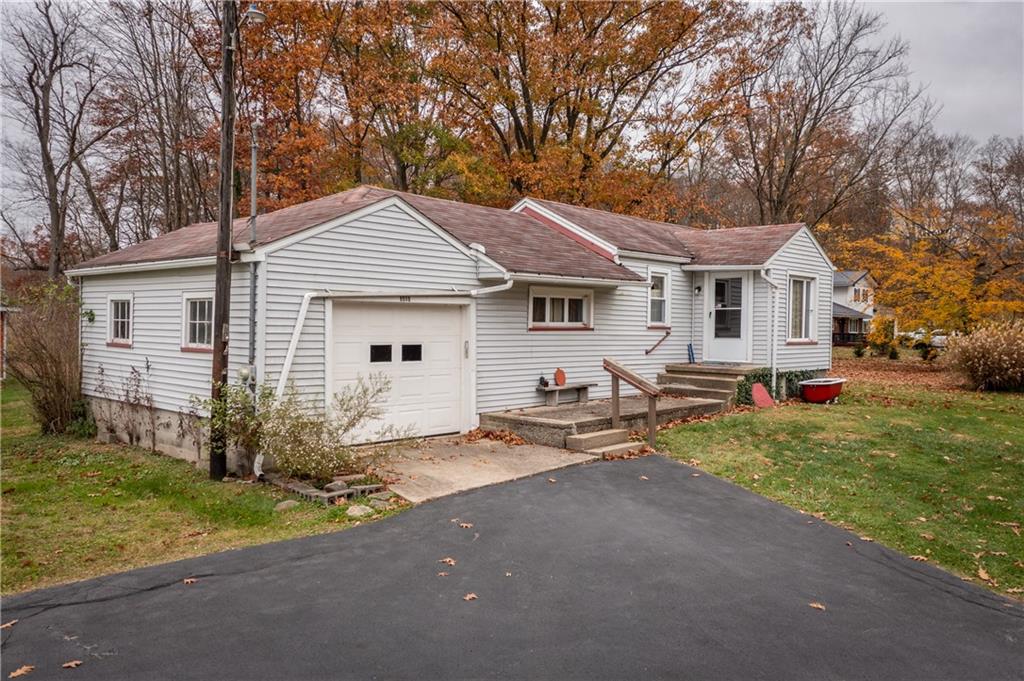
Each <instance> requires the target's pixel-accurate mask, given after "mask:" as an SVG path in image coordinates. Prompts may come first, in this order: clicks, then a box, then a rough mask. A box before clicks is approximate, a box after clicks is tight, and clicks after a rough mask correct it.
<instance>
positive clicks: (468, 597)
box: [462, 593, 477, 601]
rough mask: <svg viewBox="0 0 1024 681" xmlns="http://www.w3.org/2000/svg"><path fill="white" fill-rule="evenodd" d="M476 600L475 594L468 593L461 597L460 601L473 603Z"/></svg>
mask: <svg viewBox="0 0 1024 681" xmlns="http://www.w3.org/2000/svg"><path fill="white" fill-rule="evenodd" d="M476 598H477V596H476V594H474V593H468V594H466V595H465V596H463V597H462V600H464V601H475V600H476Z"/></svg>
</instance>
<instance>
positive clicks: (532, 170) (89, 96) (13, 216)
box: [0, 0, 1024, 330]
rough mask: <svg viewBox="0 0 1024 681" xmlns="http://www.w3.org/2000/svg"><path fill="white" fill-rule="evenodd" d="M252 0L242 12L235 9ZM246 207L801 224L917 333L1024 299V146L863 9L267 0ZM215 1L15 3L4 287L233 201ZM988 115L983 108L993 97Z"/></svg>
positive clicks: (242, 44)
mask: <svg viewBox="0 0 1024 681" xmlns="http://www.w3.org/2000/svg"><path fill="white" fill-rule="evenodd" d="M242 9H243V10H244V7H243V8H242ZM260 9H261V10H262V11H264V12H265V13H266V15H267V21H266V22H265V23H263V24H249V25H245V26H243V28H242V29H241V35H240V37H239V40H238V49H239V51H238V63H239V68H238V82H239V84H240V87H239V124H238V127H237V135H238V137H237V139H238V141H237V144H236V149H237V154H238V158H237V161H236V167H237V169H238V170H237V177H236V178H235V186H236V197H235V204H234V205H235V210H238V211H242V214H243V215H244V214H245V211H246V210H247V206H248V194H247V192H248V186H249V185H248V176H249V172H250V170H251V169H250V167H249V165H250V164H249V139H250V137H249V136H250V134H251V131H252V130H253V129H256V130H257V138H258V140H259V145H260V151H259V162H258V173H259V175H258V178H259V182H258V196H257V202H258V205H259V210H260V212H266V211H269V210H274V209H277V208H281V207H284V206H287V205H290V204H294V203H298V202H302V201H307V200H309V199H313V198H317V197H320V196H324V195H326V194H330V193H332V192H337V191H341V190H344V189H347V188H350V187H353V186H355V185H358V184H360V183H372V184H377V185H381V186H386V187H393V188H397V189H401V190H405V191H411V192H416V193H422V194H430V195H435V196H442V197H446V198H452V199H457V200H462V201H469V202H473V203H480V204H487V205H494V206H500V207H507V206H509V205H511V204H512V203H514V202H515V201H516V200H517V199H518V198H519V197H521V196H524V195H530V196H535V197H541V198H547V199H554V200H559V201H566V202H569V203H576V204H582V205H588V206H592V207H596V208H602V209H606V210H613V211H618V212H623V213H630V214H634V215H640V216H644V217H648V218H654V219H659V220H666V221H670V222H677V223H682V224H688V225H693V226H698V227H708V228H717V227H723V226H735V225H749V224H769V223H779V222H805V223H807V224H808V225H810V226H811V227H812V229H814V231H815V233H816V234H817V236H818V238H819V239H820V240H821V242H822V243H823V245H824V246H825V247H826V249H827V250H828V251H829V253H830V254H831V256H832V257H833V259H834V261H835V262H836V264H837V266H839V267H840V268H844V269H870V270H871V271H872V274H873V275H874V276H875V278H876V279H877V280H878V281H879V282H880V284H881V290H880V292H879V297H878V301H877V302H878V303H879V304H881V305H884V306H887V307H890V308H892V309H893V310H894V311H895V313H896V314H897V315H898V317H899V319H900V323H901V325H902V326H904V327H906V326H908V325H910V326H915V327H916V326H919V325H921V326H927V327H928V328H944V329H947V330H966V329H970V328H972V327H974V326H976V325H977V324H978V323H980V322H982V321H985V320H987V319H994V318H1002V317H1011V316H1014V315H1016V316H1021V315H1024V138H1021V137H1018V138H1016V139H1013V138H1002V137H992V138H991V139H988V140H984V141H980V140H974V139H971V138H969V137H966V136H963V135H944V134H939V133H938V132H936V130H935V129H934V128H933V126H932V119H933V117H934V114H935V111H936V107H935V105H934V104H933V103H932V102H930V101H929V99H928V97H927V92H926V91H924V90H923V89H922V88H921V87H919V86H916V85H915V84H914V83H913V82H912V80H911V78H910V76H909V74H908V70H907V67H906V63H905V58H906V55H907V49H908V47H907V45H906V44H904V43H902V42H901V41H899V40H896V39H889V38H885V37H884V23H883V21H882V19H881V17H880V16H879V15H877V14H875V13H873V12H872V11H871V9H870V6H864V5H856V4H851V3H848V2H831V3H820V4H814V5H799V4H795V3H793V4H785V3H781V4H770V5H764V4H748V3H745V2H730V1H725V0H699V1H698V0H689V1H684V2H671V3H658V2H617V3H610V2H476V3H463V2H443V1H442V2H431V3H419V2H409V3H399V2H370V1H367V0H354V1H343V2H263V3H261V4H260ZM219 11H220V4H219V3H217V2H213V1H212V0H207V1H206V2H204V3H197V2H190V1H188V0H165V1H163V2H123V1H120V0H117V1H112V2H92V1H86V2H66V3H58V2H38V3H35V4H28V3H24V4H7V5H4V7H3V23H4V27H3V41H4V60H3V101H4V115H5V123H6V125H5V138H4V171H5V172H4V182H5V186H4V193H3V200H2V204H0V217H2V219H3V222H4V228H5V229H4V236H3V266H4V270H5V283H7V285H8V286H10V285H11V284H12V282H14V281H15V280H16V277H15V276H14V275H15V274H17V273H18V272H24V271H26V270H28V271H40V272H46V273H47V274H48V276H50V277H52V278H58V277H60V276H61V274H62V272H63V271H64V270H65V269H66V268H68V267H70V266H72V265H74V264H75V263H76V262H80V261H82V260H84V259H87V258H90V257H93V256H95V255H98V254H101V253H104V252H106V251H109V250H113V249H118V248H123V247H125V246H127V245H129V244H132V243H136V242H138V241H141V240H144V239H147V238H150V237H153V236H156V235H158V234H160V233H163V232H167V231H170V230H174V229H178V228H180V227H182V226H184V225H187V224H190V223H194V222H204V221H212V220H215V219H216V217H217V210H218V207H217V201H216V187H217V177H216V166H217V155H218V135H219V119H218V113H219V111H218V107H219V90H218V88H219V83H220V74H219V72H218V69H219V65H220V59H219V53H220V38H219V36H220V28H219V23H218V14H219ZM978 105H979V106H984V105H985V103H984V102H979V103H978Z"/></svg>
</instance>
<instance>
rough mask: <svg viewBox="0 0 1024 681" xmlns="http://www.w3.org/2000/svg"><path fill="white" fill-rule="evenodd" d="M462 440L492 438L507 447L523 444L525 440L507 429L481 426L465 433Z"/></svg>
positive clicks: (476, 440) (471, 440)
mask: <svg viewBox="0 0 1024 681" xmlns="http://www.w3.org/2000/svg"><path fill="white" fill-rule="evenodd" d="M462 440H463V442H479V441H480V440H494V441H496V442H504V443H505V444H506V445H508V446H509V447H518V446H519V445H525V444H526V440H524V439H523V438H521V437H519V436H518V435H516V434H515V433H513V432H512V431H509V430H484V429H482V428H476V429H474V430H471V431H469V432H468V433H466V434H465V435H464V436H463V438H462Z"/></svg>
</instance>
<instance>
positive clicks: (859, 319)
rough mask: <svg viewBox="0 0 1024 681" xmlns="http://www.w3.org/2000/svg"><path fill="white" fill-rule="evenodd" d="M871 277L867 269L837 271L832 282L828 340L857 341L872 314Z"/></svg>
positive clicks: (837, 341)
mask: <svg viewBox="0 0 1024 681" xmlns="http://www.w3.org/2000/svg"><path fill="white" fill-rule="evenodd" d="M876 287H877V284H876V282H875V279H874V277H872V276H871V273H869V272H868V271H867V270H840V271H838V272H836V273H835V277H834V279H833V283H832V291H833V293H832V343H833V344H834V345H854V344H856V343H861V342H863V341H864V339H865V337H866V336H867V333H868V330H869V329H870V328H871V320H872V319H873V318H874V316H875V288H876Z"/></svg>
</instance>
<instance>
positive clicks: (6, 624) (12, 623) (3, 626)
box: [0, 620, 18, 629]
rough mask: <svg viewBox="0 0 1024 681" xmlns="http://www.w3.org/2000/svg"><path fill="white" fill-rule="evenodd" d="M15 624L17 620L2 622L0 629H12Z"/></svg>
mask: <svg viewBox="0 0 1024 681" xmlns="http://www.w3.org/2000/svg"><path fill="white" fill-rule="evenodd" d="M17 623H18V620H11V621H10V622H4V623H3V624H0V629H10V628H11V627H13V626H14V625H15V624H17Z"/></svg>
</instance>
